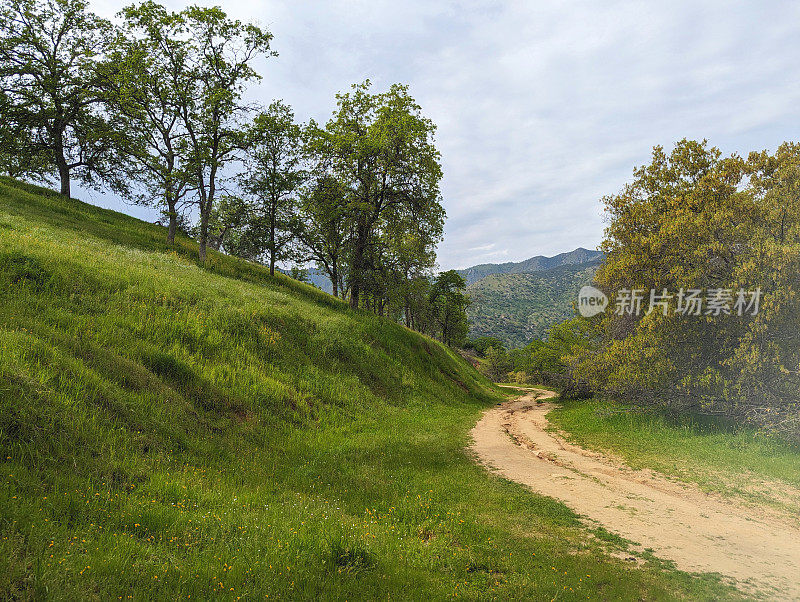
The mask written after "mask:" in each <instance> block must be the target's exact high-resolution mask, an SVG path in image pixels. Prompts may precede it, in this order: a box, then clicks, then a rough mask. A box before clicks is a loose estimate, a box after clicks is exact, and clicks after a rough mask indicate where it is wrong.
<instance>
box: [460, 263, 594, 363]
mask: <svg viewBox="0 0 800 602" xmlns="http://www.w3.org/2000/svg"><path fill="white" fill-rule="evenodd" d="M599 265H600V263H599V261H592V262H588V263H578V264H567V265H563V266H560V267H556V268H551V269H549V270H546V271H538V272H533V273H509V274H497V275H491V276H487V277H485V278H483V279H481V280H478V281H477V282H475V283H474V284H472V285H470V286H469V287H468V289H467V291H468V293H469V296H470V299H471V304H470V306H469V308H468V309H467V314H468V316H469V319H470V323H471V327H470V335H471V336H473V337H476V336H491V337H496V338H498V339H500V340H501V341H503V343H504V344H505V345H506V346H507V347H510V348H514V347H523V346H524V345H526V344H527V343H529V342H530V341H531V340H532V339H543V338H544V337H545V334H546V333H547V330H548V329H549V328H551V327H552V326H554V325H556V324H558V323H559V322H563V321H564V320H566V319H568V318H571V317H572V316H573V315H574V313H575V310H574V309H573V304H574V303H575V300H576V299H577V298H578V291H579V290H580V289H581V287H582V286H585V285H587V284H591V282H592V280H593V278H594V274H595V272H596V271H597V268H598V267H599Z"/></svg>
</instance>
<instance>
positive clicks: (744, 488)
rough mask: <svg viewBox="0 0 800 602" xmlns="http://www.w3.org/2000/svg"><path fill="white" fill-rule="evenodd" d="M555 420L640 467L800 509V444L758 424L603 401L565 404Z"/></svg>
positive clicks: (582, 440)
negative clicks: (754, 426) (749, 425)
mask: <svg viewBox="0 0 800 602" xmlns="http://www.w3.org/2000/svg"><path fill="white" fill-rule="evenodd" d="M548 418H549V419H550V420H551V422H552V423H553V425H554V426H555V427H557V428H558V429H560V430H562V431H565V432H566V433H568V436H569V438H570V439H571V440H572V441H574V442H576V443H578V444H580V445H583V446H585V447H589V448H592V449H595V450H600V451H607V452H612V453H614V454H616V455H618V456H621V457H622V458H623V459H624V460H625V461H626V462H627V463H628V464H629V465H631V466H632V467H634V468H651V469H653V470H656V471H659V472H662V473H664V474H666V475H669V476H671V477H675V478H677V479H679V480H682V481H685V482H693V483H697V484H698V485H700V487H701V488H702V489H704V490H705V491H709V492H716V493H719V494H722V495H726V496H730V497H735V498H738V499H739V500H740V501H744V502H756V503H759V504H767V505H770V506H773V507H776V508H781V509H784V510H788V511H790V512H792V513H794V514H798V513H800V448H798V447H797V446H795V445H792V444H790V443H787V442H785V441H783V440H781V439H778V438H775V437H769V436H767V435H765V434H763V433H761V432H759V431H757V430H755V429H751V428H746V427H743V426H740V425H739V426H737V425H733V424H727V423H724V422H722V421H720V420H716V419H713V418H710V417H703V416H691V415H680V416H671V415H669V414H667V413H665V412H664V411H662V410H659V409H658V408H655V409H651V410H645V409H641V408H637V407H634V406H628V405H624V404H619V403H613V402H609V401H599V400H591V401H575V402H565V403H563V404H562V405H561V406H560V407H559V408H557V409H556V410H554V411H552V412H551V413H550V414H549V415H548Z"/></svg>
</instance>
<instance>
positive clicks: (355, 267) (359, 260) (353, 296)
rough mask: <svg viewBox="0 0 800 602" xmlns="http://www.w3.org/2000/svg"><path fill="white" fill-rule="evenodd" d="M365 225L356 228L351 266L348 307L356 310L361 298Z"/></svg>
mask: <svg viewBox="0 0 800 602" xmlns="http://www.w3.org/2000/svg"><path fill="white" fill-rule="evenodd" d="M366 229H367V228H366V224H364V223H363V218H362V223H360V224H359V225H358V227H357V228H356V241H355V248H354V249H353V263H352V266H351V282H352V284H351V285H350V307H352V308H354V309H355V308H357V307H358V302H359V300H360V299H359V297H360V296H361V279H362V278H363V276H364V253H365V251H366V245H367V241H366V238H367V233H366Z"/></svg>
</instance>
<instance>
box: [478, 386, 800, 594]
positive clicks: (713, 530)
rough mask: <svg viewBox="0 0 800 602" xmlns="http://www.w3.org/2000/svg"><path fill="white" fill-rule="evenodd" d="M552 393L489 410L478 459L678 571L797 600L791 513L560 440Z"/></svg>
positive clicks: (799, 574) (481, 426)
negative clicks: (551, 421) (551, 415)
mask: <svg viewBox="0 0 800 602" xmlns="http://www.w3.org/2000/svg"><path fill="white" fill-rule="evenodd" d="M552 396H554V394H553V393H551V392H549V391H531V392H528V393H527V394H525V395H523V397H521V398H519V399H517V400H515V401H512V402H507V403H505V404H502V405H500V406H497V407H495V408H493V409H491V410H489V411H487V412H486V413H485V414H484V416H483V418H482V419H481V420H480V422H478V424H477V425H476V426H475V428H474V429H473V430H472V436H473V440H474V443H473V445H472V450H473V451H474V452H475V454H476V455H477V456H478V458H479V459H480V461H481V462H483V463H484V464H485V465H487V466H489V467H491V468H492V469H494V470H496V471H497V472H499V473H500V474H502V475H503V476H505V477H506V478H508V479H511V480H513V481H517V482H519V483H522V484H524V485H527V486H529V487H530V488H531V489H533V490H534V491H537V492H539V493H541V494H544V495H547V496H550V497H553V498H556V499H558V500H560V501H562V502H563V503H564V504H566V505H567V506H569V507H570V508H572V509H573V510H574V511H575V512H576V513H578V514H580V515H581V516H583V517H585V519H586V520H587V522H589V523H592V524H594V525H598V524H599V525H602V526H603V527H605V528H606V529H608V530H609V531H612V532H614V533H617V534H618V535H621V536H622V537H624V538H626V539H628V540H630V541H633V542H635V543H637V544H640V545H641V546H642V548H643V549H647V548H649V549H652V550H653V553H654V554H655V555H656V556H658V557H660V558H662V559H666V560H671V561H674V562H675V565H676V566H677V567H678V568H679V569H681V570H684V571H690V572H712V573H720V574H722V575H725V576H726V577H729V578H731V579H733V580H735V581H736V583H737V585H738V586H739V587H740V588H741V589H742V590H743V591H745V592H746V593H749V594H761V595H763V596H766V597H767V598H770V599H789V600H800V522H798V520H797V517H791V516H785V515H781V514H779V513H777V512H775V511H772V510H770V509H761V508H753V507H744V506H740V505H737V504H735V503H733V502H729V501H727V500H724V499H722V498H719V497H715V496H711V495H708V494H705V493H703V492H702V491H700V489H699V488H697V487H694V486H691V485H685V484H682V483H676V482H674V481H670V480H668V479H666V478H665V477H664V476H662V475H660V474H658V473H655V472H652V471H642V470H632V469H631V468H629V467H627V466H625V465H624V464H623V463H622V462H620V461H619V460H618V459H614V458H610V457H606V456H603V455H600V454H597V453H594V452H590V451H587V450H585V449H583V448H580V447H577V446H575V445H572V444H570V443H567V442H566V441H564V440H563V439H562V438H561V437H559V436H558V435H556V434H555V433H552V432H548V431H547V430H546V429H547V427H548V421H547V417H546V415H547V413H548V412H549V411H550V410H551V409H552V407H553V406H552V405H551V404H549V403H547V402H544V401H543V400H544V399H546V398H548V397H552Z"/></svg>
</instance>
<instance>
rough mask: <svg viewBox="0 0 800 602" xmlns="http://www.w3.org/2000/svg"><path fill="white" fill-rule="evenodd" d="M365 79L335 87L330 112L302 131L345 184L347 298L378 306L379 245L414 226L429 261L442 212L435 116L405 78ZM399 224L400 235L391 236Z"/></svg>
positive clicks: (381, 292)
mask: <svg viewBox="0 0 800 602" xmlns="http://www.w3.org/2000/svg"><path fill="white" fill-rule="evenodd" d="M370 86H371V84H370V82H369V81H366V82H364V83H363V84H360V85H354V86H353V88H352V91H351V92H348V93H344V94H338V95H337V97H336V99H337V108H336V111H335V112H334V115H333V117H332V118H331V119H330V120H329V121H328V122H327V123H326V124H325V126H324V127H318V126H317V125H316V124H315V123H314V122H313V121H312V122H311V124H310V125H309V128H308V132H307V137H308V151H309V153H310V154H311V155H313V156H314V157H315V158H316V160H317V161H319V162H321V163H322V164H323V165H324V169H325V171H328V172H330V175H331V176H333V177H334V178H335V179H337V180H338V181H339V182H341V183H342V184H343V185H344V186H345V187H346V188H347V190H348V196H347V199H346V200H347V203H348V205H347V211H348V214H349V215H350V219H351V222H352V228H353V235H352V243H351V249H350V253H349V262H348V263H349V267H348V274H347V277H348V289H349V294H350V305H351V306H352V307H359V306H360V305H361V304H362V302H365V304H371V305H372V306H373V308H376V307H375V306H380V307H377V308H376V309H378V310H379V311H378V313H381V312H382V304H383V303H384V301H385V300H386V294H385V291H386V286H385V281H384V279H383V278H382V277H381V276H382V272H383V271H384V269H383V268H384V267H388V266H386V263H387V258H386V256H385V251H386V250H387V249H391V248H392V246H394V245H393V244H392V243H393V242H397V241H406V240H407V239H408V236H407V235H408V234H413V236H414V237H415V238H416V240H417V247H418V249H419V251H420V252H419V253H418V257H419V259H420V260H421V261H423V262H425V263H424V265H423V266H422V267H423V268H425V267H429V263H430V259H429V253H428V251H429V250H430V249H431V248H432V247H434V246H435V245H436V243H438V242H439V240H440V239H441V236H442V230H443V226H444V218H445V213H444V209H443V208H442V205H441V198H440V191H439V182H440V180H441V178H442V169H441V165H440V158H439V152H438V151H437V150H436V148H435V146H434V145H433V134H434V131H435V126H434V124H433V122H431V121H430V119H427V118H426V117H424V116H423V115H422V113H421V107H420V106H419V105H418V104H417V103H416V102H415V101H414V99H413V98H412V97H411V96H410V94H409V92H408V87H407V86H403V85H400V84H395V85H393V86H391V87H390V88H389V90H388V91H387V92H383V93H372V92H371V91H370ZM317 171H321V170H320V169H317ZM397 231H399V232H402V233H404V234H406V235H405V236H399V237H398V236H394V235H393V234H394V233H395V232H397Z"/></svg>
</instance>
